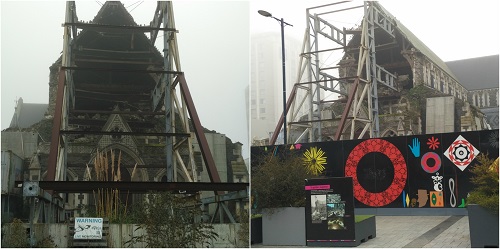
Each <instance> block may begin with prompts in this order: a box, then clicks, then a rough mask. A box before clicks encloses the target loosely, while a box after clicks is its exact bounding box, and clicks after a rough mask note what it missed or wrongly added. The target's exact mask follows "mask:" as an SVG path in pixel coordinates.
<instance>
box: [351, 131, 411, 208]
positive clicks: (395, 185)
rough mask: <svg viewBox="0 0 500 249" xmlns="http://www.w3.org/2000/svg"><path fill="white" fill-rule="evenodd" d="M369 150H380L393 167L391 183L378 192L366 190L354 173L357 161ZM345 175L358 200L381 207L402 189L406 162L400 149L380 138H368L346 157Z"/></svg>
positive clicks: (394, 198) (404, 181) (395, 196)
mask: <svg viewBox="0 0 500 249" xmlns="http://www.w3.org/2000/svg"><path fill="white" fill-rule="evenodd" d="M370 152H380V153H382V154H384V155H386V156H387V157H388V158H389V159H390V160H391V162H392V166H393V167H394V179H393V180H392V183H391V185H390V186H389V187H388V188H387V189H386V190H384V191H383V192H380V193H372V192H368V191H367V190H366V189H365V188H363V186H361V184H360V183H359V181H358V176H357V174H356V172H357V168H358V163H359V161H360V160H361V158H362V157H364V156H365V155H366V154H368V153H370ZM345 176H346V177H352V183H353V187H354V189H353V190H354V197H355V198H356V199H357V200H358V201H360V202H362V203H364V204H366V205H368V206H371V207H381V206H385V205H387V204H389V203H391V202H393V201H394V200H396V198H398V196H399V195H400V194H401V192H402V191H403V189H404V187H405V184H406V178H407V169H406V162H405V159H404V157H403V155H402V154H401V151H399V149H398V148H397V147H396V146H394V144H392V143H390V142H388V141H386V140H382V139H369V140H365V141H363V142H361V143H360V144H358V145H356V147H354V149H353V150H352V151H351V153H350V154H349V156H348V157H347V162H346V165H345Z"/></svg>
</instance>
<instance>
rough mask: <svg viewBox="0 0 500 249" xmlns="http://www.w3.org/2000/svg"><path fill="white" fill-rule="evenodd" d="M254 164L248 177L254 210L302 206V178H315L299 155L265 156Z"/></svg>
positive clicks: (303, 204) (303, 194)
mask: <svg viewBox="0 0 500 249" xmlns="http://www.w3.org/2000/svg"><path fill="white" fill-rule="evenodd" d="M257 161H258V162H257V163H256V164H257V166H255V167H254V169H252V178H251V186H252V195H253V198H252V199H254V202H257V209H262V208H280V207H304V206H305V190H304V186H305V183H304V179H307V178H311V177H313V176H314V175H313V173H312V172H311V171H310V170H309V169H308V168H307V167H305V166H304V160H303V158H302V157H301V156H300V154H292V155H284V156H282V157H278V156H274V155H272V154H268V155H264V156H262V157H261V158H258V159H257Z"/></svg>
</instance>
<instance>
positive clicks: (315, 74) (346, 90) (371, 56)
mask: <svg viewBox="0 0 500 249" xmlns="http://www.w3.org/2000/svg"><path fill="white" fill-rule="evenodd" d="M344 3H348V2H347V1H342V2H337V3H332V4H326V5H322V6H317V7H312V8H308V9H306V19H307V20H306V21H307V28H306V32H305V34H304V42H303V45H302V54H301V58H300V62H299V72H298V76H297V81H296V82H297V83H296V84H295V87H294V91H292V94H291V95H290V98H289V101H290V102H292V103H288V105H289V106H291V111H292V114H291V115H289V117H290V120H289V122H288V125H289V126H290V129H289V130H290V131H292V130H293V128H299V129H304V123H306V126H305V127H306V129H305V130H304V132H303V133H302V135H301V136H300V137H299V138H298V139H297V140H296V141H295V142H297V141H299V139H301V138H302V137H303V136H304V135H306V134H307V135H308V142H320V141H322V135H324V134H322V133H323V132H322V128H323V126H324V124H323V123H324V122H325V121H331V120H332V119H331V118H323V117H322V116H321V111H322V110H324V105H323V104H324V103H325V101H323V100H322V98H324V97H325V96H327V95H328V94H332V93H336V94H338V95H340V96H343V97H344V98H345V99H347V103H346V106H345V108H344V110H343V113H342V116H341V118H340V121H339V122H338V124H337V127H336V131H335V134H332V135H333V136H332V138H333V139H334V140H340V139H354V138H355V137H354V135H355V134H356V133H357V132H358V131H357V130H356V128H357V127H362V129H361V133H360V134H359V136H358V137H357V138H361V137H363V136H364V135H365V134H366V132H368V134H369V137H371V138H373V137H379V136H380V133H379V117H378V86H379V84H381V85H383V86H385V87H388V88H390V89H392V90H396V91H397V89H396V87H395V86H394V82H395V81H396V80H395V78H396V77H395V76H394V75H393V74H391V73H390V72H388V71H387V70H385V69H384V68H382V67H381V66H379V65H377V64H376V50H375V48H376V46H375V44H376V43H375V29H376V28H377V29H378V28H380V29H382V30H384V31H385V32H386V34H388V35H390V36H391V37H393V38H394V37H395V36H394V24H393V22H392V20H391V19H390V18H389V17H387V16H385V15H384V14H383V13H382V12H381V11H380V10H379V9H378V8H377V3H375V2H364V4H363V5H360V6H354V7H344V5H342V4H344ZM326 7H329V8H331V7H335V8H336V7H338V9H336V10H334V11H326V12H325V11H322V10H323V9H324V8H326ZM359 8H363V11H364V16H363V19H362V25H361V30H360V31H358V30H349V29H346V28H339V27H335V26H334V25H332V24H330V23H328V21H327V20H329V19H330V18H327V17H324V18H323V17H322V16H323V15H326V14H333V13H338V12H341V11H349V10H353V9H359ZM313 12H314V13H313ZM332 19H333V18H332ZM359 32H361V40H360V44H349V46H348V39H349V38H350V37H352V36H353V35H354V34H359ZM320 38H321V39H320ZM320 40H321V41H322V42H323V41H324V40H326V41H328V42H329V43H328V44H327V46H331V47H327V48H325V47H324V46H325V44H326V42H325V43H322V44H320ZM332 44H333V45H332ZM322 46H323V47H322ZM354 47H357V48H358V49H359V56H358V60H357V66H356V75H344V77H343V76H341V75H340V73H339V76H338V77H336V76H333V75H331V74H329V73H328V72H331V71H328V70H338V69H339V67H325V66H323V65H324V64H326V61H323V60H322V57H321V56H320V54H321V53H324V52H328V51H335V50H340V49H343V50H344V51H345V53H348V51H353V49H354ZM298 91H303V92H305V94H304V95H302V99H296V96H299V94H298V93H297V92H298ZM306 104H307V105H306ZM304 106H307V107H308V117H307V121H305V122H304V121H300V122H299V119H300V118H301V116H300V115H298V113H299V109H300V108H303V107H304ZM287 111H288V109H287ZM282 118H283V116H282V117H281V119H280V121H279V122H278V125H277V128H276V130H275V133H274V134H273V137H272V138H271V140H270V144H272V145H274V143H275V142H276V138H277V134H276V133H277V132H279V130H278V127H281V125H282V124H283V122H282ZM297 124H300V126H301V127H302V128H301V127H297V126H296V127H293V126H294V125H297ZM347 129H350V131H349V130H347ZM343 135H344V136H343Z"/></svg>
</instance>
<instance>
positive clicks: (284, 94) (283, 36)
mask: <svg viewBox="0 0 500 249" xmlns="http://www.w3.org/2000/svg"><path fill="white" fill-rule="evenodd" d="M258 12H259V14H261V15H262V16H265V17H272V18H274V19H275V20H276V21H278V22H280V25H281V61H282V64H283V144H286V143H287V141H286V140H287V139H286V138H287V134H286V74H285V25H289V26H292V27H293V25H291V24H289V23H287V22H285V21H284V20H283V18H280V19H278V18H276V17H274V16H273V15H271V13H269V12H267V11H265V10H259V11H258Z"/></svg>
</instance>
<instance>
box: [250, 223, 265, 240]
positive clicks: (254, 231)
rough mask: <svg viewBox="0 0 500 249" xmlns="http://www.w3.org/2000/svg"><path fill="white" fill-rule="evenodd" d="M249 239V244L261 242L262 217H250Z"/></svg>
mask: <svg viewBox="0 0 500 249" xmlns="http://www.w3.org/2000/svg"><path fill="white" fill-rule="evenodd" d="M250 225H251V226H250V241H251V244H261V243H262V217H258V218H252V219H251V224H250Z"/></svg>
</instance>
